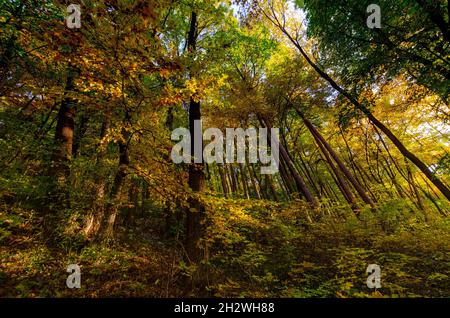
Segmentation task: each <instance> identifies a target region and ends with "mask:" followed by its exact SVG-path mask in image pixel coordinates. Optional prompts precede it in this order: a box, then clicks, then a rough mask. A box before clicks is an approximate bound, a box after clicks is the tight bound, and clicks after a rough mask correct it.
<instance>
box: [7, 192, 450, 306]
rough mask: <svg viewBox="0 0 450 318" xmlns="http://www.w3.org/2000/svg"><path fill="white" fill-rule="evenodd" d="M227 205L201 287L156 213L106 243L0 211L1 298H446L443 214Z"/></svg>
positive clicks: (449, 235) (447, 232)
mask: <svg viewBox="0 0 450 318" xmlns="http://www.w3.org/2000/svg"><path fill="white" fill-rule="evenodd" d="M227 204H228V205H230V206H232V205H233V204H236V205H240V206H244V208H243V209H241V210H239V211H235V212H233V210H231V211H232V212H229V213H228V214H227V213H225V214H224V213H222V212H220V211H219V210H218V211H217V213H216V215H215V216H214V217H213V218H212V221H211V222H210V228H209V232H208V233H209V235H210V238H211V239H210V242H211V244H210V245H209V251H210V258H209V259H208V261H207V262H206V264H207V266H206V268H207V272H208V274H207V275H206V285H207V286H206V288H205V289H202V291H200V290H198V289H195V288H194V289H193V288H191V286H189V285H188V284H187V282H188V281H189V280H188V279H187V277H188V276H189V273H190V272H192V271H193V270H194V269H193V268H192V267H190V266H188V265H186V264H185V262H184V261H183V249H182V245H181V243H180V242H179V241H178V240H177V239H175V238H164V237H163V236H162V235H161V233H162V232H163V230H162V228H163V218H162V217H161V215H160V214H158V213H156V212H155V213H154V215H153V216H152V218H145V219H138V220H136V227H135V230H133V231H130V230H125V228H122V229H121V231H122V232H120V230H119V232H120V240H116V242H115V243H113V244H109V245H95V244H90V245H84V244H82V245H80V244H77V243H76V242H75V243H74V242H71V241H70V240H68V241H65V242H61V244H60V246H54V245H50V244H48V243H46V242H45V237H43V235H42V231H41V230H40V228H41V227H40V226H41V219H40V218H39V217H37V216H36V215H35V214H34V213H33V212H32V211H30V210H20V212H18V210H17V209H15V210H14V213H10V211H8V209H7V208H5V209H3V210H2V212H1V214H0V225H1V227H0V230H1V232H0V259H1V262H0V297H183V296H191V297H192V296H194V297H195V296H220V297H450V243H449V242H450V220H449V219H448V218H447V219H442V218H436V219H433V220H429V219H428V220H427V221H426V222H425V221H423V220H418V219H417V218H416V217H405V215H404V214H402V213H403V212H402V213H397V214H396V213H394V212H392V210H391V212H389V215H394V216H395V217H394V218H391V219H390V221H387V222H390V223H384V224H381V225H380V226H381V228H382V230H381V231H380V228H379V227H377V226H375V225H374V224H375V223H374V222H373V220H371V219H365V220H363V221H358V220H356V219H355V218H351V217H350V218H347V219H346V220H345V221H342V222H341V223H338V222H336V220H335V219H333V218H326V217H322V218H321V219H320V220H319V221H317V222H314V223H313V224H306V223H304V222H302V220H303V219H302V218H301V217H299V216H298V215H299V213H298V212H296V213H294V212H293V211H296V210H298V209H294V208H293V207H292V206H278V207H277V209H278V210H277V209H275V208H274V207H273V206H272V205H273V203H264V202H263V203H261V205H260V206H259V209H258V208H256V209H255V208H253V209H246V208H245V202H244V200H241V202H236V201H231V200H230V202H228V203H227ZM252 204H253V206H254V202H252ZM391 208H394V209H395V208H397V209H398V210H401V209H400V208H398V207H395V206H394V207H391ZM274 210H277V213H276V214H274V213H273V212H274ZM300 210H301V209H300ZM399 215H403V217H401V218H399ZM406 215H408V214H406ZM274 216H276V217H274ZM382 218H383V219H386V216H383V217H382ZM149 219H150V220H152V221H151V222H150V221H149ZM388 220H389V218H388ZM69 264H78V265H80V267H81V288H80V289H69V288H67V287H66V279H67V276H68V275H69V273H67V272H66V268H67V266H68V265H69ZM369 264H378V265H380V267H381V285H382V287H381V289H379V290H376V291H374V290H371V289H369V288H368V287H367V286H366V280H367V277H368V274H367V273H366V269H367V266H368V265H369Z"/></svg>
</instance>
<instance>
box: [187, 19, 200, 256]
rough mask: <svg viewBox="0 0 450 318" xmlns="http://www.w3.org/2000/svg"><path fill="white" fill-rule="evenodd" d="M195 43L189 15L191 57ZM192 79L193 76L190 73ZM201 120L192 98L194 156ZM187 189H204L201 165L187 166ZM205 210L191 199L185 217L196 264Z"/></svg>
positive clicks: (190, 253)
mask: <svg viewBox="0 0 450 318" xmlns="http://www.w3.org/2000/svg"><path fill="white" fill-rule="evenodd" d="M196 42H197V14H196V13H195V12H192V13H191V21H190V27H189V33H188V42H187V47H188V52H189V54H191V55H192V56H193V55H194V54H195V51H196ZM190 76H191V77H192V76H193V74H192V73H191V74H190ZM196 120H201V113H200V101H198V100H196V99H195V98H194V97H191V98H190V101H189V131H190V133H191V153H192V154H194V153H195V151H194V149H195V148H196V147H195V146H196V145H195V138H194V135H195V134H194V122H195V121H196ZM189 187H190V188H191V189H192V191H193V192H194V193H195V192H203V191H204V188H205V174H204V172H203V163H191V164H190V165H189ZM204 214H205V209H204V207H203V205H202V203H201V202H200V200H199V199H198V198H197V197H191V199H190V208H189V210H188V211H187V215H186V242H185V247H186V252H187V254H188V256H189V260H190V261H191V262H194V263H198V262H200V261H201V260H202V259H203V255H202V252H205V251H204V250H202V249H201V248H200V246H199V241H200V239H201V237H202V235H203V224H202V223H203V220H204Z"/></svg>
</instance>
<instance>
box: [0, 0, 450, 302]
mask: <svg viewBox="0 0 450 318" xmlns="http://www.w3.org/2000/svg"><path fill="white" fill-rule="evenodd" d="M72 2H74V3H75V2H77V1H67V2H66V1H50V0H49V1H44V0H34V1H31V0H29V1H27V0H22V1H21V0H1V1H0V40H1V45H0V65H1V67H0V296H3V297H5V296H9V297H48V296H56V297H102V296H146V297H175V296H221V297H230V296H234V297H241V296H244V297H245V296H246V297H415V296H426V297H449V296H450V219H449V215H450V204H449V202H450V138H449V137H450V125H449V124H450V108H449V106H448V101H449V87H450V85H449V84H450V49H449V44H450V42H449V41H450V27H449V25H450V24H449V10H450V6H449V3H448V1H445V0H395V1H394V0H392V1H388V0H370V1H361V0H329V1H328V0H304V1H296V2H293V1H285V0H273V1H267V0H261V1H250V0H248V1H245V0H240V1H215V0H209V1H203V0H182V1H177V0H160V1H156V0H137V1H131V0H111V1H93V0H80V1H78V3H79V4H80V6H81V13H82V14H81V28H80V29H69V28H68V27H67V26H66V24H65V17H66V15H67V14H68V13H67V12H66V6H67V5H68V4H70V3H72ZM371 3H376V4H378V5H379V6H380V7H381V18H382V27H381V28H380V29H370V28H368V27H367V25H366V19H367V17H368V13H367V12H366V8H367V6H368V5H369V4H371ZM195 119H201V120H202V121H203V126H204V128H205V129H206V128H209V127H217V128H219V129H222V130H223V131H225V128H227V127H231V128H237V127H242V128H249V127H255V128H259V127H268V128H270V127H278V128H280V166H279V173H277V174H274V175H262V174H260V165H259V164H238V163H234V164H223V165H220V164H197V165H188V164H178V165H177V164H174V163H173V162H172V160H171V158H170V153H171V149H172V146H173V145H174V143H175V142H174V141H172V140H171V132H172V131H173V129H175V128H178V127H189V128H190V129H191V130H192V129H193V120H195ZM69 264H79V265H80V266H81V273H82V275H81V277H82V283H81V284H82V287H81V288H80V289H76V290H71V289H68V288H67V287H66V284H65V283H66V278H67V275H68V273H66V268H67V266H68V265H69ZM368 264H379V265H380V266H381V272H382V281H381V283H382V288H381V289H379V290H376V291H374V290H370V289H368V288H367V286H366V279H367V275H368V274H367V273H366V272H365V271H366V268H367V266H368Z"/></svg>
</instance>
